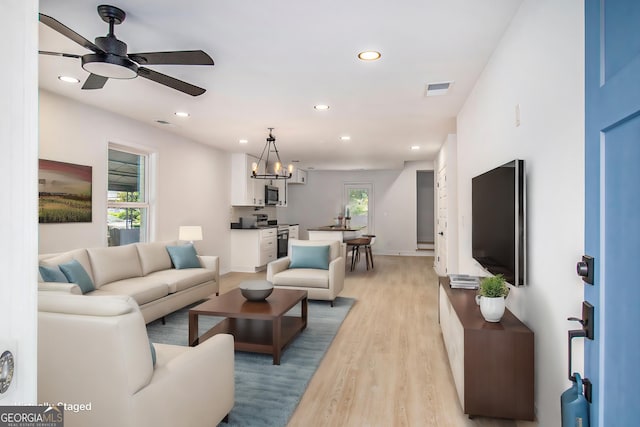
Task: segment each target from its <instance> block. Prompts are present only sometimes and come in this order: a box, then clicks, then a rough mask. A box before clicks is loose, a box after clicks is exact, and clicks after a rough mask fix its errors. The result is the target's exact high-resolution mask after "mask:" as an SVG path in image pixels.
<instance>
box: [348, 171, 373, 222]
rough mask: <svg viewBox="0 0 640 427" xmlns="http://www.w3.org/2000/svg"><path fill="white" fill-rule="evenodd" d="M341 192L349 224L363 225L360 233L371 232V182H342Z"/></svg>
mask: <svg viewBox="0 0 640 427" xmlns="http://www.w3.org/2000/svg"><path fill="white" fill-rule="evenodd" d="M343 194H344V205H345V208H346V209H349V216H350V217H351V226H352V227H364V228H362V230H361V232H362V234H373V184H369V183H363V184H344V193H343Z"/></svg>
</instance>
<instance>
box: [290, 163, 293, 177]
mask: <svg viewBox="0 0 640 427" xmlns="http://www.w3.org/2000/svg"><path fill="white" fill-rule="evenodd" d="M292 173H293V164H291V163H289V175H291V174H292Z"/></svg>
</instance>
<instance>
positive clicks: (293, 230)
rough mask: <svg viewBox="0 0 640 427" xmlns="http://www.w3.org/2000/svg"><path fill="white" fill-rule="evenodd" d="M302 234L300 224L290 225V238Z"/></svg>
mask: <svg viewBox="0 0 640 427" xmlns="http://www.w3.org/2000/svg"><path fill="white" fill-rule="evenodd" d="M299 235H300V226H299V225H290V226H289V238H290V239H298V238H299V237H298V236H299Z"/></svg>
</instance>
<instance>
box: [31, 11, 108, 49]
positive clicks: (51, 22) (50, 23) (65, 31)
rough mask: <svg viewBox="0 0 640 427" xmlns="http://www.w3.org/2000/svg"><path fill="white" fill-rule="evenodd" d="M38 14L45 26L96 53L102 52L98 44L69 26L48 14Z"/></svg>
mask: <svg viewBox="0 0 640 427" xmlns="http://www.w3.org/2000/svg"><path fill="white" fill-rule="evenodd" d="M38 15H40V22H42V23H43V24H45V25H46V26H47V27H49V28H51V29H53V30H55V31H57V32H59V33H60V34H62V35H63V36H65V37H67V38H69V39H71V40H73V41H74V42H76V43H78V44H79V45H80V46H82V47H85V48H87V49H89V50H92V51H94V52H96V53H103V51H102V49H100V48H99V47H98V46H96V45H95V44H93V43H91V42H90V41H89V40H87V39H85V38H84V37H82V36H81V35H80V34H78V33H76V32H75V31H73V30H72V29H71V28H69V27H67V26H66V25H64V24H62V23H60V22H59V21H56V20H55V19H53V18H52V17H50V16H47V15H43V14H42V13H40V14H38Z"/></svg>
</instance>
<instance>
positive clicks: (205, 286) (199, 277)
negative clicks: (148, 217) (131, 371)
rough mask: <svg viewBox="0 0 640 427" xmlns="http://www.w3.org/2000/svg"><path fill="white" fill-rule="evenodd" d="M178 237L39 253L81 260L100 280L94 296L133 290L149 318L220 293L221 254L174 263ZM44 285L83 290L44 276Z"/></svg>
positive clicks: (49, 260)
mask: <svg viewBox="0 0 640 427" xmlns="http://www.w3.org/2000/svg"><path fill="white" fill-rule="evenodd" d="M169 245H170V246H174V245H176V242H154V243H136V244H131V245H124V246H112V247H105V248H90V249H75V250H72V251H69V252H64V253H58V254H42V255H39V257H38V259H39V264H40V265H43V266H48V267H55V266H58V265H60V264H63V263H65V262H68V261H71V260H73V259H75V260H77V261H78V262H79V263H80V264H81V265H82V267H84V269H85V271H86V272H87V273H88V275H89V277H90V278H91V280H92V281H93V284H94V285H95V288H96V289H95V290H94V291H91V292H88V293H86V294H85V295H89V296H106V295H128V296H130V297H132V298H133V299H134V300H135V301H136V302H137V303H138V305H139V306H140V311H141V312H142V315H143V316H144V320H145V322H146V323H149V322H151V321H153V320H156V319H159V318H161V317H163V316H165V315H167V314H169V313H172V312H174V311H176V310H179V309H180V308H182V307H185V306H187V305H189V304H191V303H194V302H197V301H199V300H201V299H204V298H207V297H209V296H210V295H212V294H217V293H218V291H219V288H220V266H219V263H220V261H219V258H218V257H217V256H198V258H199V260H200V265H201V267H200V268H187V269H181V270H177V269H175V268H173V267H172V262H171V258H170V256H169V253H168V252H167V248H166V247H167V246H169ZM38 289H39V290H40V291H56V292H65V293H70V294H81V293H82V292H81V290H80V288H79V287H78V286H77V285H75V284H73V283H55V282H43V281H42V277H41V276H40V283H39V284H38Z"/></svg>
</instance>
